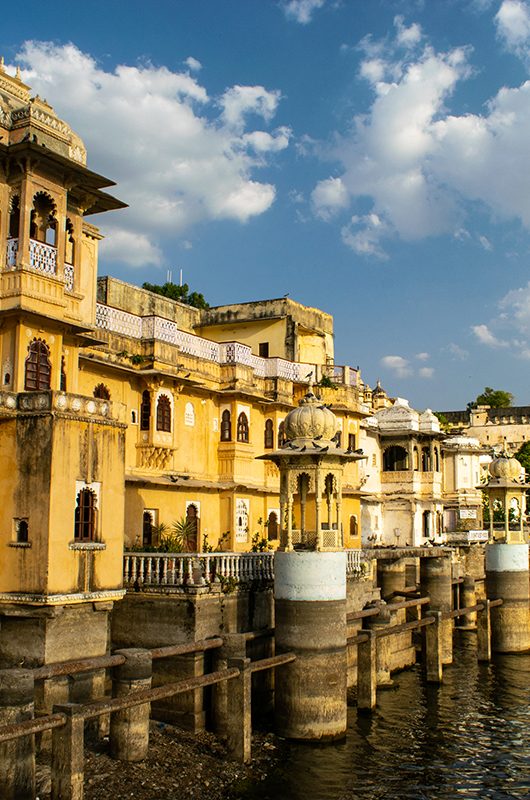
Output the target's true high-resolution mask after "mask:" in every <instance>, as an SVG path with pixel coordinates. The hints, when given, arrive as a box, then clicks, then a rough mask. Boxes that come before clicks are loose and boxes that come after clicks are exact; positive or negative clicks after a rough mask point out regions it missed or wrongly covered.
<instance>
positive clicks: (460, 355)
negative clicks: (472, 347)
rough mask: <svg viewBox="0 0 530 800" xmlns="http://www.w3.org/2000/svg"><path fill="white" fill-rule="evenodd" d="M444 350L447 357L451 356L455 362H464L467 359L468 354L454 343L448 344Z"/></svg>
mask: <svg viewBox="0 0 530 800" xmlns="http://www.w3.org/2000/svg"><path fill="white" fill-rule="evenodd" d="M445 350H447V352H448V353H449V355H451V356H452V358H453V359H455V360H456V361H465V360H466V359H467V358H469V352H468V351H467V350H465V349H464V348H463V347H460V345H459V344H456V343H455V342H451V343H450V344H448V345H447V347H446V348H445Z"/></svg>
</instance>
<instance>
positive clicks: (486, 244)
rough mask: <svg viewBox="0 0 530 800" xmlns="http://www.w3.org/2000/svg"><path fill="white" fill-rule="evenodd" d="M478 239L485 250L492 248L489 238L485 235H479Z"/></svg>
mask: <svg viewBox="0 0 530 800" xmlns="http://www.w3.org/2000/svg"><path fill="white" fill-rule="evenodd" d="M478 240H479V242H480V244H481V245H482V247H483V248H484V250H487V251H490V250H493V245H492V243H491V242H490V240H489V239H488V237H487V236H479V237H478Z"/></svg>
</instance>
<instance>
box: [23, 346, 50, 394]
mask: <svg viewBox="0 0 530 800" xmlns="http://www.w3.org/2000/svg"><path fill="white" fill-rule="evenodd" d="M51 374H52V365H51V363H50V348H49V347H48V345H47V344H46V342H45V341H43V340H42V339H33V341H32V342H31V344H30V345H29V347H28V356H27V358H26V365H25V374H24V389H25V390H26V391H28V392H35V391H46V390H47V389H49V388H50V386H51Z"/></svg>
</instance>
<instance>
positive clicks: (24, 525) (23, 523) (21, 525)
mask: <svg viewBox="0 0 530 800" xmlns="http://www.w3.org/2000/svg"><path fill="white" fill-rule="evenodd" d="M16 533H17V542H22V543H25V542H28V541H29V530H28V521H27V519H17V522H16Z"/></svg>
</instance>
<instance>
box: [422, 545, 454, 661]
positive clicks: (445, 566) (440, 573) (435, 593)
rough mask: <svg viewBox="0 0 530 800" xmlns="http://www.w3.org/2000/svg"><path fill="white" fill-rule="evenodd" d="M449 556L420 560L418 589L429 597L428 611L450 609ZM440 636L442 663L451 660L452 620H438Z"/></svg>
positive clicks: (444, 611) (443, 611)
mask: <svg viewBox="0 0 530 800" xmlns="http://www.w3.org/2000/svg"><path fill="white" fill-rule="evenodd" d="M451 578H452V575H451V558H450V557H449V556H448V557H444V556H435V557H432V558H431V557H424V558H422V559H421V561H420V590H421V594H422V596H423V597H427V596H428V597H430V603H429V605H428V606H427V609H428V610H429V611H441V612H442V614H444V613H447V612H449V611H451V607H452V583H451ZM440 626H441V638H442V663H444V664H451V663H452V661H453V620H452V619H443V620H441V622H440Z"/></svg>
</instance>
